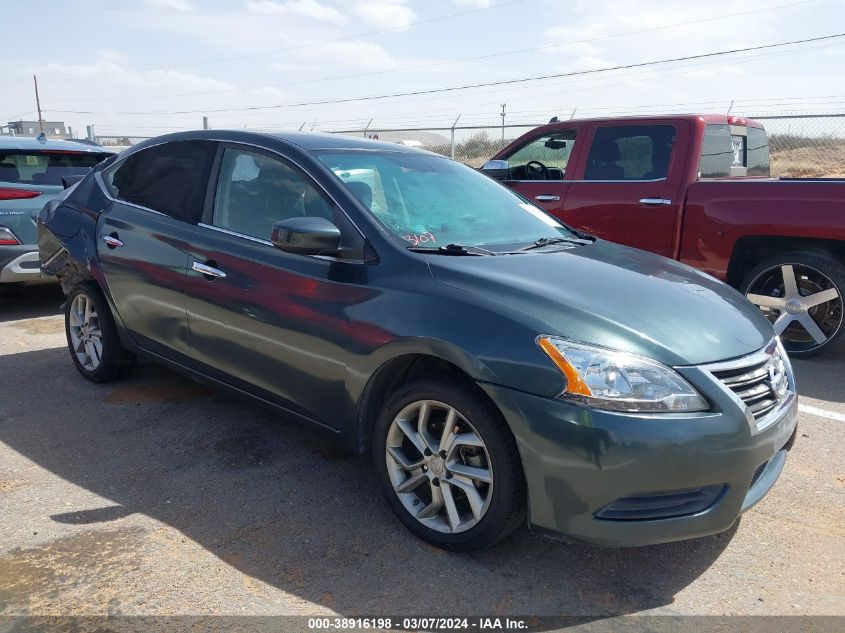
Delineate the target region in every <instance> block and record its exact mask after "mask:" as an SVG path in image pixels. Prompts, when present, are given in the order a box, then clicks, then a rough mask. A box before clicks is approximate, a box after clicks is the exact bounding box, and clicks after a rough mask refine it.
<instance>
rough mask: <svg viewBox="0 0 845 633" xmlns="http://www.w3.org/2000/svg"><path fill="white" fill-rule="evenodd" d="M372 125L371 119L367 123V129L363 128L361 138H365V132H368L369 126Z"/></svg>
mask: <svg viewBox="0 0 845 633" xmlns="http://www.w3.org/2000/svg"><path fill="white" fill-rule="evenodd" d="M372 124H373V120H372V119H370V122H369V123H367V127H365V128H364V133H363V134H362V135H361V136H363V137H364V138H367V130H369V129H370V126H371V125H372Z"/></svg>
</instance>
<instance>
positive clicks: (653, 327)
mask: <svg viewBox="0 0 845 633" xmlns="http://www.w3.org/2000/svg"><path fill="white" fill-rule="evenodd" d="M429 266H430V268H431V271H432V274H433V275H434V277H435V278H436V279H437V280H438V281H440V282H441V283H443V284H446V285H448V286H451V287H453V288H457V289H459V290H463V291H466V292H469V293H473V294H476V295H478V296H479V297H482V298H484V299H485V300H486V301H488V302H491V303H496V304H499V305H500V306H502V309H507V310H509V311H511V313H514V312H515V313H519V314H521V315H522V318H524V319H525V320H526V321H529V320H530V321H533V323H534V325H535V328H536V329H539V328H544V329H543V330H542V331H538V332H537V334H538V335H539V334H551V335H558V336H563V337H566V338H570V339H573V340H578V341H584V342H588V343H593V344H596V345H602V346H605V347H610V348H613V349H619V350H625V351H629V352H633V353H636V354H641V355H644V356H648V357H649V358H653V359H655V360H657V361H660V362H662V363H665V364H667V365H674V366H678V365H697V364H701V363H709V362H714V361H717V360H724V359H728V358H735V357H737V356H742V355H744V354H749V353H751V352H753V351H756V350H758V349H760V348H761V347H763V346H764V345H765V344H766V343H767V342H768V341H770V340H771V338H772V337H773V336H774V331H773V330H772V326H771V325H770V323H769V321H768V320H767V319H766V318H765V317H764V316H763V315H762V314H761V313H760V311H759V309H758V308H757V307H756V306H754V305H752V304H751V303H750V302H748V301H747V300H746V299H745V297H743V296H742V295H741V294H739V293H738V292H737V291H735V290H734V289H733V288H730V287H729V286H727V285H726V284H723V283H722V282H720V281H718V280H716V279H714V278H713V277H710V276H709V275H706V274H704V273H701V272H698V271H696V270H694V269H693V268H690V267H689V266H686V265H684V264H680V263H678V262H675V261H673V260H670V259H666V258H664V257H660V256H658V255H653V254H651V253H647V252H645V251H640V250H636V249H633V248H628V247H625V246H619V245H616V244H611V243H610V242H605V241H602V240H598V241H597V242H596V243H594V244H591V245H589V246H580V247H574V248H571V249H567V250H562V251H556V252H551V251H550V250H546V251H540V252H538V251H534V252H533V253H526V254H521V255H502V256H497V257H490V256H486V257H485V256H481V257H447V256H431V259H430V260H429ZM500 334H501V335H503V336H506V335H507V333H506V332H502V333H500Z"/></svg>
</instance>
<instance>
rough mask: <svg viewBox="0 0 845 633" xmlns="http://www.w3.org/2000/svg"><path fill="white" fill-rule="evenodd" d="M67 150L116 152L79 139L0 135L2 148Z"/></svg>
mask: <svg viewBox="0 0 845 633" xmlns="http://www.w3.org/2000/svg"><path fill="white" fill-rule="evenodd" d="M9 149H14V150H34V151H38V150H45V149H46V150H67V151H69V152H77V153H79V152H88V153H96V154H102V153H103V152H107V153H110V154H113V153H114V150H110V149H108V148H106V147H100V146H99V145H88V144H87V143H79V142H78V141H65V140H63V139H51V138H45V139H43V140H39V139H38V138H37V137H35V138H33V137H30V136H0V150H9Z"/></svg>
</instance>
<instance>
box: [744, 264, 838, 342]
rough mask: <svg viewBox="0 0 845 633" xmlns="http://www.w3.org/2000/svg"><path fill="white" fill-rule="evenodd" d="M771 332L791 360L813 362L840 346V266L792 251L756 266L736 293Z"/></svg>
mask: <svg viewBox="0 0 845 633" xmlns="http://www.w3.org/2000/svg"><path fill="white" fill-rule="evenodd" d="M739 290H740V292H742V293H743V294H744V295H745V296H746V298H747V299H748V300H749V301H751V302H752V303H754V304H756V305H757V306H758V307H759V308H760V310H762V312H763V314H765V315H766V316H767V317H768V318H769V320H770V321H771V322H772V325H773V326H774V329H775V333H776V334H777V335H778V336H780V338H781V341H783V345H784V347H785V348H786V350H787V351H788V352H789V354H790V355H791V356H795V357H799V358H800V357H807V356H814V355H816V354H819V353H821V352H822V351H829V350H832V349H834V348H838V347H840V346H841V343H842V340H843V338H842V295H843V292H845V266H843V265H842V263H840V262H839V261H837V260H836V259H834V258H833V257H830V256H829V255H826V254H824V253H814V252H810V251H796V252H793V253H784V254H783V255H778V256H776V257H773V258H771V259H769V260H767V261H765V262H763V263H762V264H760V265H759V266H756V267H755V268H753V269H752V270H751V271H749V273H748V275H746V277H745V279H744V280H743V282H742V284H741V285H740V287H739Z"/></svg>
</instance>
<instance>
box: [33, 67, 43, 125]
mask: <svg viewBox="0 0 845 633" xmlns="http://www.w3.org/2000/svg"><path fill="white" fill-rule="evenodd" d="M32 81H34V82H35V107H36V108H37V109H38V129H39V130H40V131H41V132H43V131H44V117H42V116H41V99H40V98H39V97H38V77H36V76H35V75H33V76H32Z"/></svg>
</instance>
